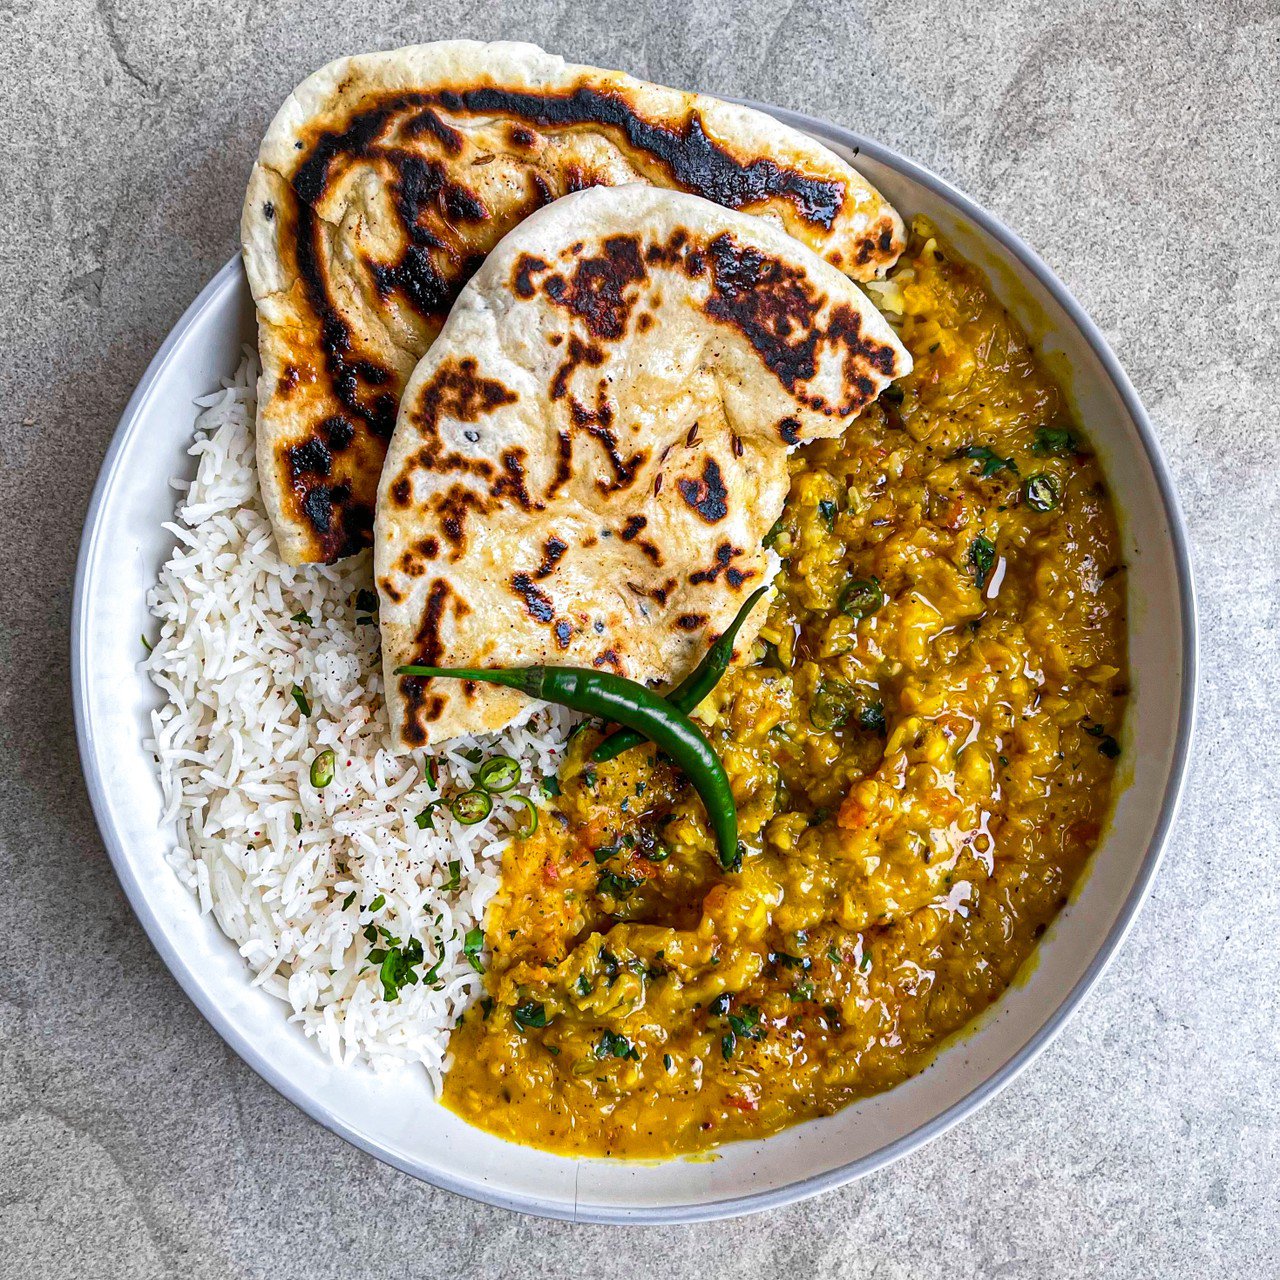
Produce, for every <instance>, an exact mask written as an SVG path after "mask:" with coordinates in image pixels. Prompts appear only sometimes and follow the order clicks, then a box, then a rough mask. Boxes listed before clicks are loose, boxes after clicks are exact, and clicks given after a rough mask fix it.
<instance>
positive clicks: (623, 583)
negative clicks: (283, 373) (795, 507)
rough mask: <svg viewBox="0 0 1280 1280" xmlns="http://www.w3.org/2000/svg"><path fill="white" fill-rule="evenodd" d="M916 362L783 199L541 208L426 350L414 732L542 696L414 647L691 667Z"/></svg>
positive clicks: (410, 590) (420, 417) (677, 669)
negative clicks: (788, 506)
mask: <svg viewBox="0 0 1280 1280" xmlns="http://www.w3.org/2000/svg"><path fill="white" fill-rule="evenodd" d="M910 365H911V362H910V357H909V356H908V355H907V352H906V351H905V349H904V348H903V347H902V345H901V344H900V343H899V342H898V340H897V338H896V337H895V336H894V334H893V331H892V330H891V329H890V327H889V325H888V324H887V323H886V321H885V320H884V319H883V317H881V316H880V314H879V313H878V312H877V311H876V310H875V308H874V307H873V306H872V305H871V304H870V303H869V302H868V301H867V299H866V298H865V297H864V295H863V294H862V292H861V291H860V290H859V289H858V288H857V286H856V285H854V284H852V283H851V282H850V281H849V280H848V279H846V278H845V277H844V276H843V275H842V274H841V273H840V272H839V271H837V270H836V269H835V268H834V267H832V266H830V265H829V264H828V263H826V262H824V261H823V260H822V259H821V258H819V257H818V256H817V255H816V254H814V253H813V252H811V251H810V250H809V249H806V248H805V247H804V245H802V244H800V242H799V241H797V240H794V239H792V238H791V237H789V236H788V235H786V234H785V233H783V232H782V231H779V230H778V229H776V228H775V227H773V226H771V225H769V224H768V223H766V222H764V221H762V220H760V219H758V218H752V217H746V216H743V215H741V214H735V213H732V212H730V211H728V210H726V209H723V208H721V207H720V206H718V205H714V204H711V203H709V202H708V201H705V200H701V199H699V198H697V197H696V196H690V195H685V194H683V193H678V192H672V191H662V190H658V189H655V188H652V187H644V186H629V187H617V188H606V187H600V188H596V189H593V190H591V191H586V192H582V193H580V194H577V195H572V196H567V197H565V198H564V199H562V200H558V201H556V203H554V204H552V205H549V206H548V207H547V208H545V209H543V210H540V211H539V212H538V213H536V214H534V215H533V216H531V217H530V218H528V219H527V220H526V221H524V222H523V223H521V224H520V226H518V227H517V228H516V229H515V230H514V231H512V232H511V233H510V234H509V235H508V236H507V237H506V238H505V239H504V240H502V242H501V243H500V244H499V245H498V246H497V247H496V248H495V249H494V250H493V252H492V253H491V254H490V255H489V257H488V259H487V260H486V262H485V264H484V265H483V266H482V267H481V268H480V270H479V272H478V273H477V274H476V275H475V276H474V277H473V278H472V280H471V281H470V283H469V284H468V285H467V286H466V287H465V288H464V289H463V291H462V293H461V295H460V296H459V298H458V301H457V303H456V304H455V305H454V308H453V311H452V313H451V314H450V316H449V320H448V322H447V323H446V325H445V327H444V330H443V332H442V333H441V335H440V337H439V338H438V339H437V340H436V342H435V343H434V344H433V346H432V347H431V350H430V352H429V353H428V354H427V356H426V357H424V359H423V360H422V361H421V362H420V363H419V365H418V367H417V368H416V369H415V370H414V373H413V376H412V377H411V378H410V380H409V384H408V386H407V387H406V389H405V395H404V398H403V401H402V404H401V408H400V414H399V418H398V420H397V423H396V429H395V434H394V435H393V437H392V439H391V445H390V448H389V451H388V454H387V462H386V466H385V468H384V470H383V473H382V483H381V488H380V491H379V497H378V512H377V521H376V526H375V543H374V562H375V574H376V578H377V586H378V591H379V594H380V596H381V606H380V618H381V625H382V644H383V661H384V664H385V668H386V673H387V685H386V687H387V698H388V705H389V708H390V712H391V720H392V730H393V738H394V741H395V742H396V744H397V746H399V747H400V748H401V749H408V748H412V747H417V746H422V745H425V744H428V743H431V742H438V741H441V740H443V739H446V738H451V737H455V736H456V735H458V734H462V733H476V732H481V731H484V730H489V729H496V728H499V727H501V726H502V725H504V724H507V723H508V722H509V721H510V720H511V719H512V718H513V717H515V716H516V715H517V714H519V713H520V712H521V711H522V710H524V709H525V708H526V707H527V705H528V703H527V701H526V700H525V699H523V698H522V697H521V696H520V695H519V694H517V693H514V692H511V691H509V690H506V689H501V688H494V687H492V686H489V685H480V686H474V687H468V686H465V685H461V684H459V683H458V682H457V681H451V680H439V681H426V680H422V679H417V678H414V677H396V676H394V675H393V674H392V673H393V672H394V669H395V668H396V667H397V666H399V665H401V664H404V663H411V662H420V663H427V664H431V665H437V666H439V665H444V666H517V665H523V664H528V663H537V662H544V661H545V662H555V663H568V664H572V665H577V666H594V667H599V668H602V669H607V670H610V671H615V672H618V673H620V674H623V675H627V676H630V677H631V678H633V679H637V680H642V681H648V682H653V683H659V682H662V683H667V682H674V681H676V680H679V679H680V678H681V677H682V676H684V675H685V674H686V673H687V672H688V671H689V670H690V669H691V668H692V667H693V666H694V665H695V664H696V662H697V661H698V659H699V657H700V656H701V654H702V653H703V652H704V651H705V649H706V648H707V646H708V644H710V643H711V642H712V641H713V640H714V638H715V637H716V636H717V635H719V634H720V632H721V631H723V629H724V628H725V627H726V626H727V625H728V624H729V622H730V621H731V620H732V618H733V617H734V615H735V614H736V612H737V611H738V607H739V605H740V604H741V602H742V600H743V598H744V597H745V595H746V594H747V593H749V592H750V591H752V590H753V589H754V588H755V587H757V586H759V585H760V584H761V583H762V582H764V581H766V580H767V578H768V576H769V575H770V573H771V568H770V566H769V563H768V554H769V553H767V552H766V551H765V550H764V549H763V547H762V545H761V542H762V538H763V536H764V534H765V533H766V532H767V530H768V529H769V527H770V526H771V525H772V524H773V523H774V521H775V520H776V519H777V517H778V515H779V513H780V512H781V510H782V505H783V501H784V499H785V497H786V494H787V489H788V483H789V481H788V472H787V462H786V459H787V454H788V452H789V451H790V449H791V448H792V447H793V446H794V445H795V444H797V443H799V442H802V441H805V440H808V439H812V438H814V437H817V436H834V435H838V434H839V433H840V432H841V431H842V430H843V429H844V427H845V426H846V425H847V424H848V422H849V421H850V419H851V418H853V417H854V416H855V415H856V414H857V413H858V412H859V411H861V410H862V409H863V408H864V407H865V406H866V405H867V404H869V403H870V402H871V401H872V400H873V399H875V397H876V396H877V395H878V394H879V393H880V391H881V390H882V389H883V388H884V387H885V386H887V385H888V384H889V382H890V381H892V380H893V379H894V378H897V377H900V376H902V375H903V374H904V373H906V372H908V371H909V369H910ZM763 616H764V611H763V610H758V611H757V612H756V613H755V615H754V616H753V618H752V619H751V620H749V621H748V623H747V625H746V626H745V627H744V629H743V631H742V633H741V636H740V644H741V645H743V646H745V645H748V644H750V642H751V640H752V639H753V637H754V635H755V632H756V630H757V629H758V627H759V625H760V622H761V621H762V620H763Z"/></svg>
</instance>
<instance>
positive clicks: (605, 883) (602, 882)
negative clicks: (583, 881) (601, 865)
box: [596, 871, 640, 902]
mask: <svg viewBox="0 0 1280 1280" xmlns="http://www.w3.org/2000/svg"><path fill="white" fill-rule="evenodd" d="M639 887H640V881H639V880H633V879H631V877H630V876H620V875H618V874H617V872H614V871H602V872H601V873H600V879H599V880H597V881H596V892H597V893H603V894H608V895H609V897H611V898H614V899H616V900H617V901H618V902H621V901H622V900H623V899H624V898H629V897H630V896H631V895H632V893H634V892H635V890H636V889H638V888H639Z"/></svg>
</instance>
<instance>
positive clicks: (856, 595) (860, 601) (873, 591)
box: [836, 578, 884, 618]
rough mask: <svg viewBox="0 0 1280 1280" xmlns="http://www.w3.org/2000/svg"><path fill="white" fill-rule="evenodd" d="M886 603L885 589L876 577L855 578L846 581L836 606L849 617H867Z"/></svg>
mask: <svg viewBox="0 0 1280 1280" xmlns="http://www.w3.org/2000/svg"><path fill="white" fill-rule="evenodd" d="M882 604H884V589H883V588H882V587H881V586H880V582H879V580H878V579H876V578H855V579H854V580H853V581H852V582H846V583H845V585H844V589H843V590H842V591H841V592H840V599H839V601H838V602H837V605H836V607H837V608H838V609H839V610H840V612H841V613H843V614H844V615H845V617H847V618H865V617H866V616H867V615H868V614H871V613H875V612H876V610H877V609H879V608H880V606H881V605H882Z"/></svg>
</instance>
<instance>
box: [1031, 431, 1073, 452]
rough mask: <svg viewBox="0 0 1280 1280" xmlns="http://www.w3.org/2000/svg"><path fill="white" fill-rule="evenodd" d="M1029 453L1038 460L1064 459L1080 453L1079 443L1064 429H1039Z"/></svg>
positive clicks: (1070, 432) (1071, 433) (1071, 432)
mask: <svg viewBox="0 0 1280 1280" xmlns="http://www.w3.org/2000/svg"><path fill="white" fill-rule="evenodd" d="M1031 452H1032V453H1034V454H1035V455H1036V456H1037V457H1040V458H1049V457H1058V458H1065V457H1068V456H1069V455H1071V454H1075V453H1079V452H1080V441H1079V440H1078V439H1077V438H1076V433H1075V432H1074V431H1069V430H1068V429H1067V428H1066V427H1041V428H1040V430H1039V431H1037V432H1036V438H1035V443H1034V444H1033V445H1032V446H1031Z"/></svg>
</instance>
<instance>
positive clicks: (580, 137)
mask: <svg viewBox="0 0 1280 1280" xmlns="http://www.w3.org/2000/svg"><path fill="white" fill-rule="evenodd" d="M637 181H642V182H648V183H652V184H654V185H656V186H663V187H675V188H679V189H681V190H685V191H692V192H695V193H696V194H698V195H702V196H706V197H708V198H709V199H712V200H715V201H716V202H717V203H719V204H722V205H725V206H727V207H729V208H733V209H741V210H744V211H746V212H750V213H754V214H759V215H762V216H766V217H769V218H771V219H773V220H775V221H776V222H777V223H778V224H779V225H780V226H782V227H784V228H785V229H786V230H787V231H788V232H789V233H790V234H792V235H793V236H795V237H796V238H797V239H799V240H802V241H803V242H804V243H805V244H807V245H809V246H810V247H811V248H812V249H814V250H816V251H817V252H818V253H820V254H822V255H823V256H824V257H825V258H827V260H828V261H830V262H831V263H833V264H834V265H835V266H837V267H839V268H840V269H841V270H842V271H844V272H846V273H847V274H849V275H850V276H851V277H853V278H855V279H859V280H861V279H870V278H872V277H873V276H875V275H877V274H880V273H882V272H883V271H884V270H885V269H887V268H888V267H889V266H891V265H892V264H893V262H894V261H896V259H897V257H898V254H899V252H900V251H901V249H902V245H903V228H902V222H901V220H900V219H899V217H898V215H897V214H896V213H895V212H894V211H893V209H891V208H890V207H889V205H888V204H887V203H886V202H885V201H884V199H883V197H881V195H880V194H879V193H878V192H877V191H875V190H874V189H873V188H872V187H870V186H869V185H868V184H867V183H866V182H865V181H864V180H863V179H862V178H861V177H860V176H859V175H858V174H857V173H856V172H855V171H854V170H853V169H851V168H850V167H849V166H848V165H847V164H845V163H844V161H842V160H841V159H839V158H838V157H837V156H835V155H834V154H832V153H831V152H830V151H828V150H827V149H826V148H825V147H823V146H821V145H820V144H818V143H817V142H814V141H812V140H811V139H809V138H808V137H806V136H805V135H803V134H800V133H797V132H796V131H795V130H793V129H789V128H787V127H786V126H784V125H781V124H779V123H777V121H775V120H773V119H772V118H770V117H769V116H766V115H762V114H761V113H759V112H756V111H749V110H747V109H745V108H743V107H738V106H733V105H731V104H729V103H725V102H719V101H717V100H716V99H714V98H705V97H700V96H697V95H694V94H689V93H681V92H679V91H677V90H675V89H664V88H660V87H658V86H657V85H651V84H645V83H643V82H641V81H638V80H633V79H631V78H630V77H629V76H625V75H622V74H621V73H619V72H615V71H601V70H599V69H597V68H594V67H579V66H571V65H567V64H566V63H565V62H564V61H563V60H562V59H561V58H558V57H553V56H551V55H550V54H546V53H544V52H543V51H542V50H541V49H538V48H536V47H535V46H534V45H527V44H477V43H475V42H473V41H456V42H450V43H441V44H428V45H420V46H417V47H415V48H409V49H398V50H395V51H393V52H390V53H374V54H366V55H363V56H361V57H355V58H343V59H341V60H340V61H338V62H333V63H330V64H329V65H328V66H327V67H324V68H323V69H322V70H320V71H318V72H316V74H315V75H313V76H311V77H310V78H309V79H307V80H305V81H304V82H303V83H302V84H301V85H299V86H298V88H297V89H295V90H294V92H293V93H292V94H291V95H290V96H289V99H288V101H287V102H286V103H285V104H284V106H283V107H282V108H281V109H280V112H279V114H278V115H277V116H276V118H275V120H274V121H273V122H272V124H271V127H270V129H269V130H268V131H267V135H266V137H265V139H264V140H263V143H262V149H261V151H260V153H259V156H258V162H257V164H256V165H255V166H254V170H253V176H252V178H251V179H250V182H249V190H248V194H247V196H246V198H245V206H244V216H243V221H242V228H241V234H242V239H243V241H244V258H245V264H246V266H247V268H248V273H249V283H250V286H251V287H252V290H253V296H254V299H255V300H256V302H257V305H258V344H259V349H260V352H261V357H262V376H261V380H260V382H259V384H258V460H259V472H260V475H261V479H262V492H263V496H264V498H265V500H266V504H267V511H268V513H269V514H270V516H271V521H272V524H273V525H274V526H275V530H276V537H277V539H278V541H279V544H280V549H281V552H282V554H283V555H284V556H285V558H286V559H287V560H289V561H291V562H293V563H302V562H306V561H317V560H325V561H332V560H336V559H338V558H339V557H341V556H344V555H346V554H348V553H349V552H352V551H355V550H357V549H359V548H360V547H362V546H366V545H368V543H369V541H370V539H371V536H372V527H373V507H374V498H375V494H376V492H377V484H378V475H379V472H380V471H381V468H382V459H383V455H384V453H385V451H386V445H387V440H388V439H389V438H390V435H391V430H392V427H393V426H394V425H395V418H396V409H397V406H398V405H399V401H400V393H401V391H402V389H403V387H404V383H405V380H406V379H407V378H408V376H409V374H410V373H411V372H412V371H413V367H414V365H415V364H416V363H417V361H418V358H419V357H420V356H421V355H422V354H423V352H425V351H426V350H427V348H428V347H429V346H430V345H431V342H432V340H433V339H434V338H435V336H436V334H437V333H438V332H439V331H440V326H441V325H442V324H443V323H444V319H445V316H446V315H447V314H448V312H449V308H450V306H452V304H453V300H454V299H455V298H456V297H457V296H458V291H459V290H460V289H461V288H462V286H463V284H464V283H465V282H466V281H467V279H468V278H469V277H470V276H471V275H472V274H473V272H474V271H475V270H476V268H477V267H478V266H479V265H480V263H481V262H482V261H483V260H484V256H485V254H487V253H488V252H489V250H490V249H492V248H493V246H494V245H495V244H497V242H498V241H499V240H500V239H501V238H502V237H503V236H504V235H505V234H506V233H507V232H508V231H510V230H511V228H512V227H514V226H515V225H516V224H517V223H518V222H519V221H520V220H521V219H522V218H525V217H527V216H528V215H529V214H530V213H532V212H533V211H534V210H535V209H537V208H540V207H541V206H542V205H545V204H548V203H550V202H551V201H552V200H554V199H556V198H557V197H559V196H562V195H564V194H565V193H566V192H571V191H576V190H579V189H581V188H585V187H591V186H600V185H604V186H618V185H620V184H622V183H630V182H637Z"/></svg>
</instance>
